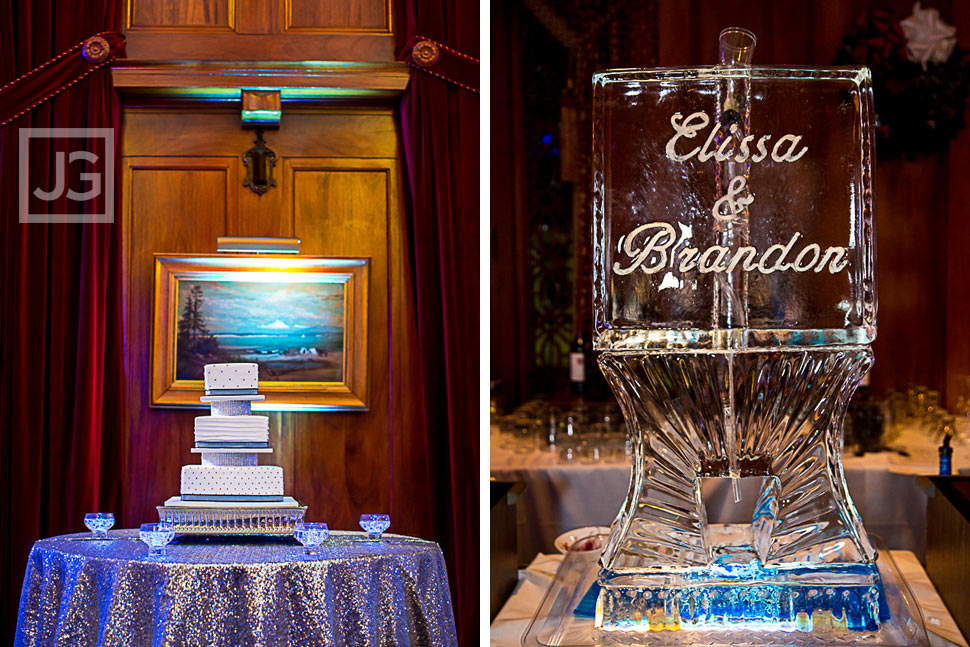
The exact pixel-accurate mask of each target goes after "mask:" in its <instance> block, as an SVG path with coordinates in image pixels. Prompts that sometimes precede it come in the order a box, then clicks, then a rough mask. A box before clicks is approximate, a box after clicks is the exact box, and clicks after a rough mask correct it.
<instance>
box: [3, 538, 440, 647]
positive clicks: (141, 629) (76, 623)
mask: <svg viewBox="0 0 970 647" xmlns="http://www.w3.org/2000/svg"><path fill="white" fill-rule="evenodd" d="M456 644H457V640H456V638H455V624H454V616H453V613H452V608H451V598H450V596H449V592H448V580H447V575H446V572H445V562H444V558H443V556H442V554H441V549H440V548H438V545H437V544H435V543H433V542H429V541H424V540H420V539H414V538H411V537H402V536H399V535H387V534H385V535H384V538H383V539H381V540H378V541H370V540H367V539H366V537H365V536H364V535H363V534H362V533H349V532H334V533H332V534H331V536H330V539H328V540H327V541H326V542H325V543H324V544H323V545H322V546H321V549H320V554H319V555H306V554H305V552H304V549H303V547H302V546H300V545H299V544H297V543H296V542H295V541H293V540H292V538H286V539H273V538H265V539H264V538H246V537H242V538H234V539H223V538H211V539H201V538H200V539H188V538H180V539H178V540H176V542H174V543H172V544H169V546H168V549H167V554H166V555H163V556H149V555H148V548H147V546H146V545H145V544H144V543H142V542H141V541H140V540H139V539H138V531H137V530H118V531H112V532H110V533H109V536H108V539H106V540H98V539H94V538H93V537H92V535H91V534H90V533H84V534H75V535H64V536H60V537H52V538H50V539H42V540H40V541H38V542H37V543H36V544H34V547H33V549H32V550H31V552H30V560H29V563H28V566H27V573H26V576H25V577H24V586H23V592H22V593H21V598H20V613H19V617H18V620H17V633H16V636H15V639H14V645H15V646H17V647H20V646H23V647H28V646H29V647H34V646H42V645H75V646H78V647H81V646H87V645H91V646H92V647H93V646H95V645H97V646H102V645H103V646H108V645H126V646H131V647H137V646H141V645H144V646H146V647H148V646H154V645H181V646H186V647H188V646H195V645H198V646H200V647H201V646H207V647H208V646H213V647H215V646H224V647H237V646H250V645H251V646H253V647H256V646H259V647H262V646H274V647H275V646H282V645H293V646H296V645H301V646H302V645H327V646H330V645H333V646H340V645H348V646H349V645H353V646H354V647H357V646H368V647H370V646H375V647H376V646H379V645H395V646H399V647H403V646H408V645H412V646H417V645H456Z"/></svg>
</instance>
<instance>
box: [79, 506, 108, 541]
mask: <svg viewBox="0 0 970 647" xmlns="http://www.w3.org/2000/svg"><path fill="white" fill-rule="evenodd" d="M84 525H85V526H87V527H88V530H90V531H91V532H92V533H93V534H94V538H95V539H107V538H108V529H109V528H111V526H113V525H115V516H114V515H113V514H111V513H110V512H89V513H87V514H86V515H84Z"/></svg>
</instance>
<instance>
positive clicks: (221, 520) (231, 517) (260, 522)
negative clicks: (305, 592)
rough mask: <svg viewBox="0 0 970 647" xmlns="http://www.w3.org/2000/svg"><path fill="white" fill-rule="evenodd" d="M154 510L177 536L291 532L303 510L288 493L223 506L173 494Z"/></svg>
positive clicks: (275, 534)
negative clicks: (275, 498)
mask: <svg viewBox="0 0 970 647" xmlns="http://www.w3.org/2000/svg"><path fill="white" fill-rule="evenodd" d="M157 509H158V518H159V520H160V521H167V522H168V523H171V524H172V525H173V526H175V534H177V535H263V536H286V535H292V534H293V529H294V527H295V526H296V524H297V523H299V522H301V521H303V515H304V514H305V513H306V506H305V505H300V504H299V503H298V502H297V501H296V499H294V498H293V497H288V496H287V497H283V500H282V501H280V502H277V503H270V504H267V503H265V502H259V501H254V502H246V501H239V502H232V503H226V504H225V505H219V504H214V503H212V502H210V501H182V498H181V497H177V496H173V497H172V498H170V499H168V500H167V501H165V505H160V506H157Z"/></svg>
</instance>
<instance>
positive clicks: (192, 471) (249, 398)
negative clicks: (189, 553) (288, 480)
mask: <svg viewBox="0 0 970 647" xmlns="http://www.w3.org/2000/svg"><path fill="white" fill-rule="evenodd" d="M258 371H259V366H258V365H257V364H208V365H206V366H205V368H204V370H203V374H204V379H205V396H204V397H202V398H200V400H201V401H202V402H204V403H207V404H208V405H209V408H210V412H209V413H210V415H208V416H199V417H197V418H196V419H195V447H194V448H193V449H192V452H193V453H196V454H201V457H202V460H201V464H198V465H183V466H182V476H181V487H180V490H179V492H180V495H179V496H177V497H172V498H170V499H168V500H167V501H166V502H165V505H164V506H160V507H159V514H160V516H161V517H162V520H163V521H171V522H173V523H176V524H177V525H178V526H181V531H183V532H225V531H229V532H234V533H242V532H262V531H267V529H268V531H270V532H275V531H280V532H286V530H287V528H288V527H289V526H290V525H292V523H295V522H296V521H298V520H299V519H300V518H302V516H303V511H304V510H305V509H306V508H304V507H301V506H300V505H299V503H297V502H296V500H295V499H293V498H292V497H287V496H284V493H283V468H282V467H278V466H276V465H260V464H259V460H258V458H259V454H270V453H272V452H273V450H272V449H271V448H270V446H269V418H267V417H266V416H260V415H253V413H252V403H253V402H254V401H261V400H263V399H264V398H265V396H262V395H259V393H258V388H259V375H258ZM176 530H179V528H178V527H177V528H176Z"/></svg>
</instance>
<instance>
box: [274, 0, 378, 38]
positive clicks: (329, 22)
mask: <svg viewBox="0 0 970 647" xmlns="http://www.w3.org/2000/svg"><path fill="white" fill-rule="evenodd" d="M283 5H284V7H285V9H284V11H285V12H286V29H287V30H288V31H294V30H312V31H328V30H334V29H373V30H376V31H390V3H389V2H388V1H387V0H351V1H348V2H317V0H283Z"/></svg>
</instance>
